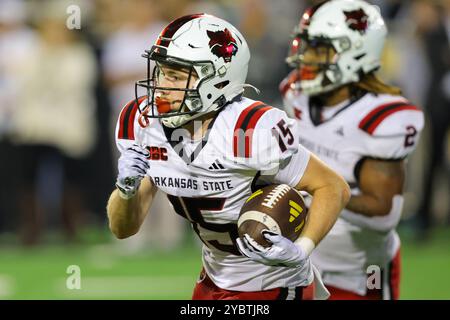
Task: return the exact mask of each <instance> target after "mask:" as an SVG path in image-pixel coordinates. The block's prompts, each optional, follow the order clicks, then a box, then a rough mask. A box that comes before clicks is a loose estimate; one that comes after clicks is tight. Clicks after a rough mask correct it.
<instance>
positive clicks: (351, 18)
mask: <svg viewBox="0 0 450 320" xmlns="http://www.w3.org/2000/svg"><path fill="white" fill-rule="evenodd" d="M344 14H345V22H347V25H348V27H349V28H350V29H352V30H355V31H359V33H361V34H364V33H366V30H367V27H368V25H369V23H368V18H369V17H368V16H367V14H366V13H365V12H364V10H363V9H359V10H353V11H344Z"/></svg>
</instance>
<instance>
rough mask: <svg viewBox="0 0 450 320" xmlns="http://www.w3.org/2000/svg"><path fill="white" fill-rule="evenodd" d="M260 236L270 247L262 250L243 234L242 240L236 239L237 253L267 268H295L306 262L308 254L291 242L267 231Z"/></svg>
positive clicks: (261, 247)
mask: <svg viewBox="0 0 450 320" xmlns="http://www.w3.org/2000/svg"><path fill="white" fill-rule="evenodd" d="M262 234H263V236H264V238H266V240H268V241H270V242H271V243H272V246H270V247H268V248H264V247H263V246H261V245H260V244H258V243H257V242H256V241H255V240H254V239H253V238H252V237H250V236H249V235H248V234H245V235H244V239H243V240H241V239H240V238H237V239H236V242H237V245H238V248H239V251H240V252H241V253H242V254H243V255H245V256H247V257H248V258H250V259H251V260H253V261H256V262H259V263H262V264H265V265H268V266H279V267H289V268H296V267H300V266H302V265H303V264H304V263H305V262H306V261H307V258H308V254H307V253H306V252H304V251H303V250H302V248H301V247H299V246H297V245H296V244H295V243H294V242H292V241H291V240H289V239H287V238H285V237H283V236H282V235H279V234H277V233H273V232H271V231H269V230H263V231H262Z"/></svg>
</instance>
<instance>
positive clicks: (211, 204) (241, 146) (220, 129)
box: [116, 97, 313, 291]
mask: <svg viewBox="0 0 450 320" xmlns="http://www.w3.org/2000/svg"><path fill="white" fill-rule="evenodd" d="M138 103H139V104H141V107H142V104H145V103H146V99H145V97H144V98H141V99H139V101H138ZM139 115H140V113H139V111H138V108H137V105H136V104H135V102H134V101H132V102H130V103H129V104H128V105H126V106H125V107H124V108H123V110H122V112H121V115H120V117H119V121H118V124H117V129H116V141H117V146H118V148H119V150H120V151H121V152H122V151H123V150H125V149H126V148H128V147H130V146H131V145H133V144H134V143H137V144H139V145H142V146H145V147H146V148H147V149H148V150H149V151H150V157H149V164H150V169H149V170H148V172H147V174H148V176H149V177H150V178H151V181H152V182H153V184H154V185H155V186H157V187H158V189H159V190H161V191H163V192H164V193H166V194H167V196H168V197H169V200H170V201H171V203H172V205H173V206H174V209H175V211H176V212H177V213H178V214H180V215H181V216H183V217H184V218H186V219H188V220H189V221H190V222H191V223H192V227H193V229H194V231H195V232H196V233H197V234H198V236H199V237H200V239H201V240H202V242H203V243H204V245H203V249H202V251H203V266H204V268H205V271H206V273H207V274H208V276H209V277H210V278H211V279H212V280H213V282H214V283H215V284H216V285H217V286H218V287H220V288H223V289H227V290H236V291H261V290H268V289H272V288H277V287H293V286H300V285H308V284H310V283H311V282H312V281H313V273H312V267H311V263H310V261H308V263H306V264H305V265H304V266H303V267H302V268H285V267H270V266H265V265H262V264H259V263H256V262H253V261H251V260H250V259H248V258H247V257H245V256H242V255H241V254H240V252H239V251H238V249H237V246H236V243H235V239H236V238H237V237H238V233H237V220H238V216H239V212H240V209H241V207H242V206H243V204H244V202H245V200H246V199H247V198H248V197H249V196H250V195H251V193H252V188H253V189H254V188H255V187H256V185H257V183H258V180H259V179H258V178H259V177H261V178H264V180H265V181H270V182H272V183H286V184H288V185H290V186H296V185H297V184H298V182H299V181H300V179H301V177H302V175H303V173H304V171H305V169H306V166H307V163H308V161H309V155H310V153H309V151H307V150H306V149H305V148H303V147H302V146H301V145H300V144H299V140H298V139H299V134H298V130H297V124H296V121H295V120H293V119H290V118H288V117H287V115H286V113H285V112H284V111H282V110H279V109H276V108H272V107H270V106H267V105H265V104H264V103H262V102H259V101H253V100H250V99H247V98H242V99H241V100H239V101H235V102H233V103H230V104H228V105H227V106H225V107H224V108H223V109H222V110H220V112H219V113H218V114H217V116H216V117H215V119H214V120H213V121H212V122H211V124H210V125H209V129H208V131H207V133H206V135H205V137H204V138H203V139H202V140H199V141H192V140H191V137H190V135H189V133H188V132H187V131H186V130H184V129H169V128H167V127H164V126H163V125H162V124H161V123H160V121H159V120H158V119H150V121H149V123H148V126H147V127H145V128H144V127H142V126H141V124H140V123H142V122H143V121H139ZM254 191H255V190H254Z"/></svg>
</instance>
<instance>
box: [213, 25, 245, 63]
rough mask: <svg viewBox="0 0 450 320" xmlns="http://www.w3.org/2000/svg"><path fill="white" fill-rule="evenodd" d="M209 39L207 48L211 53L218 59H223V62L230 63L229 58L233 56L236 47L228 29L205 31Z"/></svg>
mask: <svg viewBox="0 0 450 320" xmlns="http://www.w3.org/2000/svg"><path fill="white" fill-rule="evenodd" d="M207 33H208V37H209V39H210V40H209V43H208V44H209V48H210V49H211V52H212V53H213V54H214V55H216V56H217V57H219V58H223V59H224V60H225V62H230V61H231V57H232V56H235V55H236V53H237V51H238V47H237V44H236V40H235V39H234V38H233V36H232V35H231V32H230V31H229V30H228V29H226V28H225V29H224V30H223V31H222V30H219V31H209V30H208V31H207Z"/></svg>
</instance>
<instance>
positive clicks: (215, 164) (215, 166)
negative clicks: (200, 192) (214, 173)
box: [209, 159, 225, 170]
mask: <svg viewBox="0 0 450 320" xmlns="http://www.w3.org/2000/svg"><path fill="white" fill-rule="evenodd" d="M224 169H225V167H224V166H223V165H222V164H221V163H220V162H219V160H217V159H216V161H214V162H213V163H212V165H210V166H209V170H224Z"/></svg>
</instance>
